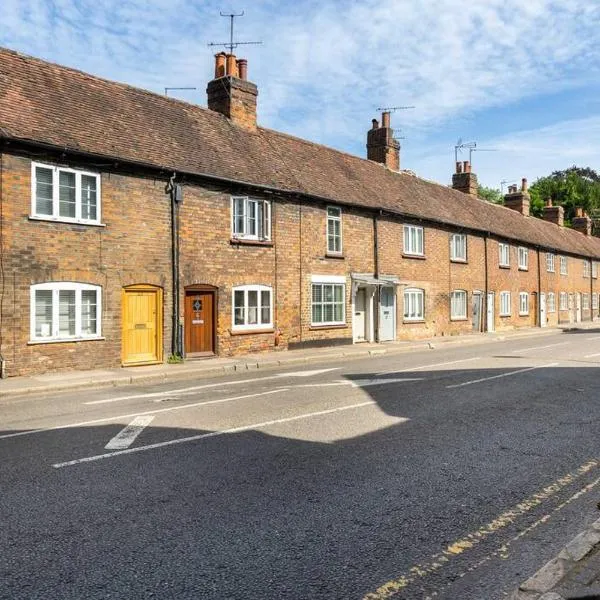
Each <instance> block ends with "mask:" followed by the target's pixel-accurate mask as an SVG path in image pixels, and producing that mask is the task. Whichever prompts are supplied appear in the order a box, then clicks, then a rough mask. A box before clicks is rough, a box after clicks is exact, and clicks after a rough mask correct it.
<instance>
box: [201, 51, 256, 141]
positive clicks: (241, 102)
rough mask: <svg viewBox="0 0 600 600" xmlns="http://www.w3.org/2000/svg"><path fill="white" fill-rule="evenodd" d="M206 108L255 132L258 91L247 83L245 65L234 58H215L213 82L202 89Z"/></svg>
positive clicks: (218, 56)
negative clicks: (205, 99)
mask: <svg viewBox="0 0 600 600" xmlns="http://www.w3.org/2000/svg"><path fill="white" fill-rule="evenodd" d="M206 94H207V96H208V108H210V110H214V111H215V112H218V113H221V114H222V115H225V116H226V117H227V118H228V119H231V121H232V122H233V123H235V124H236V125H239V126H240V127H244V128H245V129H249V130H251V131H253V130H255V129H256V98H257V96H258V88H257V87H256V85H255V84H254V83H252V82H250V81H248V61H247V60H246V59H243V58H240V59H236V57H235V55H234V54H225V52H219V54H215V78H214V79H213V80H212V81H209V82H208V86H207V88H206Z"/></svg>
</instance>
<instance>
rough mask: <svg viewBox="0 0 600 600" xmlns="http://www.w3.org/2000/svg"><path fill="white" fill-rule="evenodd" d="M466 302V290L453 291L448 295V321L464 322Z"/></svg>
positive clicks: (467, 298)
mask: <svg viewBox="0 0 600 600" xmlns="http://www.w3.org/2000/svg"><path fill="white" fill-rule="evenodd" d="M468 302H469V294H468V293H467V292H466V290H454V291H453V292H452V293H451V294H450V320H452V321H454V320H456V321H464V320H465V319H466V318H467V310H468V309H467V305H468ZM457 309H458V310H457ZM459 311H460V312H459Z"/></svg>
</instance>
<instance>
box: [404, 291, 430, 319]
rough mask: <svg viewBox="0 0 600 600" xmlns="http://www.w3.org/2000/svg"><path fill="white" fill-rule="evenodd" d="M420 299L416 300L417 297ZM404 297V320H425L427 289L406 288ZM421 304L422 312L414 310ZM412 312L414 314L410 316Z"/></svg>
mask: <svg viewBox="0 0 600 600" xmlns="http://www.w3.org/2000/svg"><path fill="white" fill-rule="evenodd" d="M407 297H408V309H407V305H406V303H407ZM419 297H420V300H419V301H415V299H417V298H419ZM402 299H403V310H404V312H403V313H402V314H403V318H404V321H407V322H420V321H424V320H425V290H424V289H422V288H406V289H405V290H404V294H403V295H402ZM415 303H416V304H417V306H416V307H415V306H412V305H413V304H415ZM419 304H420V309H421V311H420V313H419V312H418V310H417V311H415V310H412V309H413V308H417V309H418V308H419V306H418V305H419ZM407 312H408V314H409V316H406V314H407ZM410 313H414V316H410Z"/></svg>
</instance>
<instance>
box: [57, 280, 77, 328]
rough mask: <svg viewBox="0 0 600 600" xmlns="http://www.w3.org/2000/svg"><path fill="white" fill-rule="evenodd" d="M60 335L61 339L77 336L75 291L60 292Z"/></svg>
mask: <svg viewBox="0 0 600 600" xmlns="http://www.w3.org/2000/svg"><path fill="white" fill-rule="evenodd" d="M58 333H59V335H60V336H61V337H70V336H74V335H75V290H60V291H59V292H58Z"/></svg>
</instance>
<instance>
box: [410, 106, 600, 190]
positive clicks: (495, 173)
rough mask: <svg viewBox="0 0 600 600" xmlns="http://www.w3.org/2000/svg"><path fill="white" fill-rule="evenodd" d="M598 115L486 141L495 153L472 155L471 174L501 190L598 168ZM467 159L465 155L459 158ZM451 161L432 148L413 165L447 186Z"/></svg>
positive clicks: (444, 152)
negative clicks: (576, 169) (580, 169)
mask: <svg viewBox="0 0 600 600" xmlns="http://www.w3.org/2000/svg"><path fill="white" fill-rule="evenodd" d="M597 140H600V115H598V116H594V117H588V118H585V119H575V120H569V121H563V122H561V123H556V124H554V125H551V126H548V127H542V128H540V129H534V130H529V131H519V132H516V133H511V134H508V135H504V136H501V137H497V138H491V139H488V140H485V141H484V142H483V143H481V144H480V147H482V148H483V147H486V148H495V149H497V152H489V153H488V152H485V153H484V152H476V153H474V154H473V171H474V172H476V173H477V175H478V178H479V182H480V183H482V184H484V185H486V186H488V187H494V188H500V182H501V181H503V180H506V181H510V182H513V183H514V182H517V181H520V180H521V178H522V177H527V178H528V179H529V181H530V182H533V181H535V180H536V179H538V178H539V177H544V176H546V175H549V174H550V173H552V172H553V171H560V170H563V169H566V168H568V167H570V166H572V165H577V166H580V167H588V166H590V167H592V168H594V167H595V168H596V169H597V170H600V169H599V165H600V146H599V145H598V144H597V143H596V141H597ZM461 158H462V159H463V160H464V159H467V158H468V156H467V155H463V156H462V157H461ZM452 161H453V159H450V153H449V152H448V149H447V148H445V147H440V146H437V147H435V148H432V149H431V152H430V153H429V154H428V155H427V156H426V157H421V158H420V159H418V160H417V161H415V164H414V165H413V167H414V169H415V170H416V171H417V173H418V174H419V175H421V176H423V177H426V178H427V179H433V180H435V181H440V182H443V183H450V181H451V178H452V172H453V162H452Z"/></svg>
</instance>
